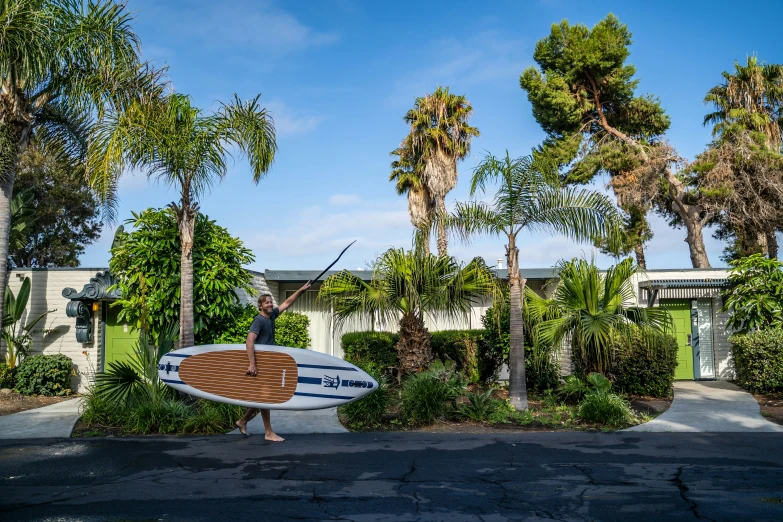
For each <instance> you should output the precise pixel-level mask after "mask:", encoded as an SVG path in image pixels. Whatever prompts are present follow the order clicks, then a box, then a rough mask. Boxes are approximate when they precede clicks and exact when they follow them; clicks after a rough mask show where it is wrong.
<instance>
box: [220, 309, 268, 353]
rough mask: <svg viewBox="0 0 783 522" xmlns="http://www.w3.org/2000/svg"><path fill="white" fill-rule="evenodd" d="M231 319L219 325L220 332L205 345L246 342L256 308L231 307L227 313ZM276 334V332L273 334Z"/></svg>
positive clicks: (256, 311) (255, 314)
mask: <svg viewBox="0 0 783 522" xmlns="http://www.w3.org/2000/svg"><path fill="white" fill-rule="evenodd" d="M229 314H230V316H231V319H227V320H226V321H225V323H224V324H223V325H221V327H220V328H221V330H220V332H214V331H213V332H214V337H213V338H212V339H211V340H209V342H207V343H206V344H244V343H245V341H246V340H247V332H249V331H250V325H251V324H252V323H253V319H255V318H256V316H257V315H258V308H256V307H255V306H253V305H252V304H246V305H244V306H240V305H233V306H232V307H231V311H230V312H229ZM275 333H276V332H275Z"/></svg>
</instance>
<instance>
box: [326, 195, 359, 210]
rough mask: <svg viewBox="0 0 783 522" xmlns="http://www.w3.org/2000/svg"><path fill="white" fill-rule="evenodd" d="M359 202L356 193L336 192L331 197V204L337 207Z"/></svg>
mask: <svg viewBox="0 0 783 522" xmlns="http://www.w3.org/2000/svg"><path fill="white" fill-rule="evenodd" d="M357 203H359V196H357V195H356V194H335V195H333V196H330V197H329V204H330V205H332V206H335V207H347V206H352V205H356V204H357Z"/></svg>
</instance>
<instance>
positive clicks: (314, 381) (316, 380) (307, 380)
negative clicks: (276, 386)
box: [297, 377, 323, 385]
mask: <svg viewBox="0 0 783 522" xmlns="http://www.w3.org/2000/svg"><path fill="white" fill-rule="evenodd" d="M322 380H323V379H321V378H320V377H299V379H298V380H297V382H298V383H300V384H318V385H320V384H321V381H322Z"/></svg>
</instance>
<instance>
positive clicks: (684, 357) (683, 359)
mask: <svg viewBox="0 0 783 522" xmlns="http://www.w3.org/2000/svg"><path fill="white" fill-rule="evenodd" d="M660 303H661V307H662V308H666V309H667V310H668V311H669V313H670V314H671V315H672V320H673V321H674V336H675V337H676V338H677V344H678V345H679V347H680V349H679V351H678V352H677V369H676V370H675V371H674V378H675V379H677V380H693V348H692V347H691V344H690V342H689V340H690V337H691V302H690V300H681V299H671V300H668V299H661V301H660Z"/></svg>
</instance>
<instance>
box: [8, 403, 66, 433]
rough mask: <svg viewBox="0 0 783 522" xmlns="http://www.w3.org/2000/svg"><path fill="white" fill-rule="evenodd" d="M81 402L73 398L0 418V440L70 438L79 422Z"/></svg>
mask: <svg viewBox="0 0 783 522" xmlns="http://www.w3.org/2000/svg"><path fill="white" fill-rule="evenodd" d="M80 405H81V400H80V399H79V398H73V399H70V400H67V401H62V402H58V403H57V404H50V405H49V406H44V407H43V408H35V409H34V410H27V411H20V412H19V413H12V414H11V415H3V416H0V439H48V438H52V437H70V436H71V431H73V427H74V426H75V425H76V421H77V420H79V417H80V416H81V414H80V408H79V407H80Z"/></svg>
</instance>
